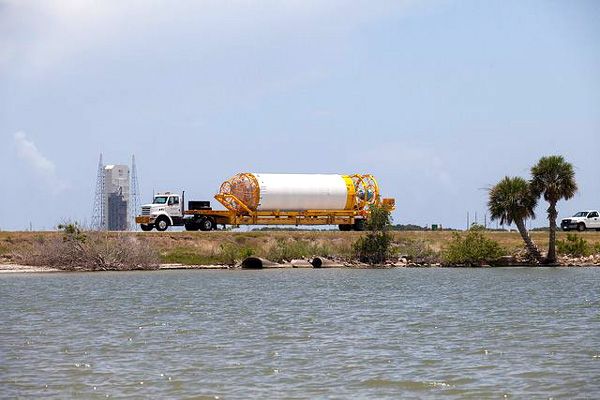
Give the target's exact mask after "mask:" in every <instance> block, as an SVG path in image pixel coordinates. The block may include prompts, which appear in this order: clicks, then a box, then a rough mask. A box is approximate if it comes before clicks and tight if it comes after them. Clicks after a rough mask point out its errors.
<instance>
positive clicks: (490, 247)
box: [442, 229, 504, 265]
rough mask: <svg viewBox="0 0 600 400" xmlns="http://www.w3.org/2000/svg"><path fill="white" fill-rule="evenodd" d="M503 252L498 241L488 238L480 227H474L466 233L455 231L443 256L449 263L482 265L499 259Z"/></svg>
mask: <svg viewBox="0 0 600 400" xmlns="http://www.w3.org/2000/svg"><path fill="white" fill-rule="evenodd" d="M503 254H504V251H503V250H502V247H500V245H499V244H498V242H496V241H495V240H492V239H488V238H486V237H485V235H484V234H483V232H482V231H481V230H480V229H474V230H469V231H467V233H466V234H459V233H456V232H455V233H453V237H452V241H451V242H450V243H449V244H448V246H447V247H446V248H445V249H444V251H443V253H442V257H443V259H444V261H445V262H446V263H448V264H457V265H482V264H484V263H487V262H490V261H493V260H497V259H498V258H500V257H501V256H502V255H503Z"/></svg>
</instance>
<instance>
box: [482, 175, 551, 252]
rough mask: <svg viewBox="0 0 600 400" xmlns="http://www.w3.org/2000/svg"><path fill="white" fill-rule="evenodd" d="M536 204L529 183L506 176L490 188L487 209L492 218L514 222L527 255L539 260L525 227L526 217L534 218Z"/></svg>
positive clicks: (518, 178)
mask: <svg viewBox="0 0 600 400" xmlns="http://www.w3.org/2000/svg"><path fill="white" fill-rule="evenodd" d="M536 205H537V198H536V197H535V196H534V195H533V193H532V192H531V188H530V187H529V183H528V182H527V181H526V180H525V179H523V178H520V177H514V178H511V177H508V176H506V177H504V178H503V179H502V180H501V181H500V182H498V183H497V184H496V185H495V186H494V187H492V188H491V189H490V198H489V200H488V209H489V210H490V215H491V218H492V220H500V223H501V224H503V225H504V224H505V223H506V224H512V223H513V222H514V223H515V225H516V226H517V229H518V230H519V233H520V234H521V237H522V238H523V241H524V242H525V246H526V247H527V251H528V252H529V255H530V256H531V257H532V258H533V259H535V260H536V261H538V262H541V261H542V255H541V254H540V251H539V249H538V248H537V246H536V245H535V243H533V240H531V237H530V236H529V233H528V232H527V228H526V227H525V220H526V219H527V218H535V213H534V209H535V206H536Z"/></svg>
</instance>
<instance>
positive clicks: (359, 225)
mask: <svg viewBox="0 0 600 400" xmlns="http://www.w3.org/2000/svg"><path fill="white" fill-rule="evenodd" d="M365 223H366V222H365V220H364V219H357V220H355V221H354V226H353V228H354V230H355V231H359V232H362V231H364V230H365Z"/></svg>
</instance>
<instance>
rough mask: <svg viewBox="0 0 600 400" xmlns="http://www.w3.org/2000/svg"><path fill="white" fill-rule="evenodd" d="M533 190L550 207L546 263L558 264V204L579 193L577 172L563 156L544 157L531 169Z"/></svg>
mask: <svg viewBox="0 0 600 400" xmlns="http://www.w3.org/2000/svg"><path fill="white" fill-rule="evenodd" d="M530 184H531V190H532V191H533V194H534V195H535V196H536V197H538V198H539V197H541V196H542V195H543V196H544V200H546V201H547V202H548V203H549V204H550V205H549V206H548V210H547V211H548V221H549V222H550V238H549V240H548V256H547V257H546V262H547V263H549V264H552V263H555V262H556V217H557V216H558V212H557V211H556V203H558V201H559V200H562V199H565V200H569V199H570V198H571V197H573V196H574V195H575V193H576V192H577V182H575V171H574V170H573V165H571V163H568V162H566V161H565V159H564V158H563V157H562V156H548V157H542V158H540V160H539V161H538V163H537V164H536V165H534V166H533V167H531V181H530Z"/></svg>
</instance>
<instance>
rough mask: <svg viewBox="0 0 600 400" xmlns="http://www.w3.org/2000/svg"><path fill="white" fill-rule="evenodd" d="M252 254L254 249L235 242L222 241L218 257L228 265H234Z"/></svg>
mask: <svg viewBox="0 0 600 400" xmlns="http://www.w3.org/2000/svg"><path fill="white" fill-rule="evenodd" d="M252 255H254V249H252V248H250V247H247V246H240V245H239V244H235V243H223V244H222V245H221V246H220V248H219V255H218V259H219V261H220V262H222V263H224V264H228V265H234V264H235V263H236V262H238V261H242V260H243V259H244V258H246V257H250V256H252Z"/></svg>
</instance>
